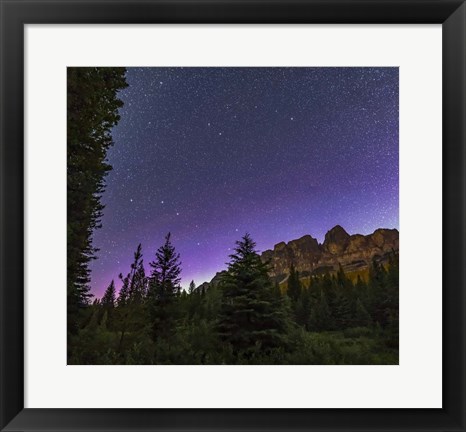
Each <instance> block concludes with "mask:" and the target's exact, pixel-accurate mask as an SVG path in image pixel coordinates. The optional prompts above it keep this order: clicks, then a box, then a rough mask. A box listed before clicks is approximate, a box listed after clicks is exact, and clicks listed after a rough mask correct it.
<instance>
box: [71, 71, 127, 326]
mask: <svg viewBox="0 0 466 432" xmlns="http://www.w3.org/2000/svg"><path fill="white" fill-rule="evenodd" d="M125 73H126V71H125V69H124V68H99V67H91V68H82V67H70V68H68V70H67V78H68V79H67V146H68V152H67V218H68V219H67V305H68V332H69V333H76V332H77V330H78V318H79V317H78V315H79V310H80V308H83V307H85V306H87V305H88V304H89V299H90V297H91V294H90V288H89V274H90V273H89V267H88V264H89V261H90V260H92V259H93V258H95V252H96V249H95V248H94V247H93V246H92V233H93V231H94V230H95V229H96V228H98V227H99V226H100V218H101V215H102V210H103V205H102V204H101V201H100V197H101V194H102V192H103V190H104V187H105V184H104V178H105V175H106V174H107V173H108V171H109V170H110V169H111V166H110V165H109V164H108V163H106V162H105V158H106V155H107V150H108V149H109V147H110V146H111V145H112V136H111V129H112V127H113V126H114V125H115V124H117V122H118V120H119V118H120V117H119V115H118V108H120V107H121V106H122V105H123V103H122V102H121V100H119V99H118V97H117V93H118V91H119V90H120V89H123V88H125V87H126V86H127V83H126V79H125Z"/></svg>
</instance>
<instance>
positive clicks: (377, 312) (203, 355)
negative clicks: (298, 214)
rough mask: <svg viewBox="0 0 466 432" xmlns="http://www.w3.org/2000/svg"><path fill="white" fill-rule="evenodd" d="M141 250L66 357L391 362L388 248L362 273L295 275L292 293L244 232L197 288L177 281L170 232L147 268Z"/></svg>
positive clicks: (394, 339)
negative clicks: (275, 279) (224, 266)
mask: <svg viewBox="0 0 466 432" xmlns="http://www.w3.org/2000/svg"><path fill="white" fill-rule="evenodd" d="M142 258H143V257H142V248H141V245H139V246H138V247H137V249H136V252H135V254H134V260H133V263H132V264H131V267H130V271H129V273H128V274H127V276H125V277H123V276H121V284H122V287H121V289H120V292H119V295H118V297H117V299H116V300H115V293H114V290H115V287H114V283H113V281H112V282H111V283H110V285H109V287H108V288H107V290H106V291H105V294H104V296H103V297H102V299H101V300H100V301H95V302H94V303H93V305H91V306H89V307H88V308H87V309H86V310H85V311H86V312H85V313H83V314H82V316H81V323H80V329H79V331H78V333H77V334H75V335H72V336H71V338H70V340H69V356H68V359H69V360H68V361H69V363H70V364H263V365H267V364H397V363H398V277H397V274H398V255H397V253H395V252H392V253H391V254H390V257H389V260H388V263H387V264H386V265H382V264H380V263H379V262H376V261H374V262H373V263H372V265H371V268H370V272H369V273H370V277H369V280H368V281H367V282H365V281H363V280H362V279H361V278H358V279H357V280H356V281H355V282H354V283H353V282H352V281H351V280H350V279H348V278H347V276H346V275H345V273H344V271H343V269H341V268H340V269H339V270H338V271H337V272H336V274H334V275H332V274H329V273H326V274H324V275H322V276H313V277H312V279H311V283H310V285H307V284H306V285H304V284H302V283H301V281H299V280H298V282H299V287H300V289H299V290H295V291H294V294H291V295H289V293H287V292H284V293H282V292H281V290H280V288H279V287H278V284H277V283H275V284H274V283H272V281H271V279H270V277H269V275H268V272H269V267H268V264H267V263H263V262H262V261H261V259H260V257H259V255H258V254H257V253H256V251H255V244H254V242H253V240H252V239H251V237H250V236H249V235H247V234H246V235H245V236H244V237H243V238H242V239H241V240H240V241H238V242H237V243H236V248H235V250H234V253H233V254H232V255H231V256H230V262H229V265H228V271H227V272H226V273H225V274H224V276H223V277H222V278H221V280H220V282H219V283H218V284H215V285H210V286H209V287H208V288H207V289H204V290H201V289H199V288H196V286H195V285H194V283H191V284H190V287H189V289H188V290H187V291H183V290H181V289H180V285H179V283H180V278H179V277H180V272H181V263H180V257H179V255H178V253H177V252H176V249H175V247H174V246H173V245H172V243H171V237H170V235H169V234H168V235H167V236H166V238H165V242H164V244H163V245H162V246H161V247H160V248H159V249H158V250H157V252H156V257H155V260H154V261H153V262H152V263H151V268H152V271H151V274H150V275H149V276H146V275H145V272H144V266H143V259H142ZM292 280H293V279H292ZM295 286H297V285H295ZM292 293H293V291H292Z"/></svg>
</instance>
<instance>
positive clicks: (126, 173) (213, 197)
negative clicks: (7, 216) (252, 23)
mask: <svg viewBox="0 0 466 432" xmlns="http://www.w3.org/2000/svg"><path fill="white" fill-rule="evenodd" d="M127 82H128V84H129V86H128V88H126V89H124V90H123V91H121V92H120V93H119V97H120V99H121V100H122V101H123V102H124V106H123V107H122V108H121V109H120V115H121V120H120V122H119V123H118V125H117V126H115V127H114V129H113V131H112V135H113V139H114V146H113V147H112V148H111V149H110V150H109V153H108V162H109V163H110V164H111V165H112V166H113V170H112V171H111V172H110V174H109V175H108V176H107V178H106V183H107V188H106V191H105V193H104V194H103V196H102V202H103V204H104V205H105V209H104V215H103V218H102V224H103V227H102V228H101V229H99V230H97V231H96V232H95V234H94V246H95V247H97V248H99V249H100V251H99V252H98V253H97V257H98V259H97V260H95V261H93V262H92V265H91V270H92V274H91V286H92V291H93V293H94V295H96V296H97V297H100V296H101V295H102V294H103V291H104V290H105V288H106V287H107V286H108V284H109V283H110V281H111V280H112V279H115V282H116V284H117V286H119V283H118V282H119V281H118V274H119V273H120V272H122V273H123V274H126V273H127V272H129V266H130V263H131V261H132V258H133V253H134V251H135V249H136V247H137V245H138V243H142V247H143V253H144V263H145V267H146V271H149V265H148V263H149V262H150V261H152V260H153V258H154V256H155V251H156V249H157V248H158V247H159V246H160V245H161V244H162V243H163V241H164V237H165V235H166V234H167V233H168V232H171V234H172V242H173V244H174V246H175V248H176V249H177V251H178V252H179V253H180V254H181V261H182V274H181V276H182V286H183V287H187V285H188V284H189V282H190V281H191V280H192V279H193V280H194V281H195V283H196V284H197V285H199V284H200V283H202V282H204V281H209V280H210V279H211V278H212V277H213V276H214V275H215V273H216V272H217V271H220V270H223V269H225V267H226V265H225V263H226V262H227V261H228V255H229V254H230V253H231V249H232V248H233V247H234V243H235V241H236V240H238V239H239V238H240V237H241V236H242V235H243V234H244V233H245V232H249V233H250V234H251V236H252V237H253V239H254V240H255V241H256V242H257V248H258V250H260V251H263V250H266V249H270V248H273V246H274V244H276V243H278V242H281V241H286V242H288V241H290V240H293V239H296V238H299V237H301V236H303V235H305V234H311V235H312V236H313V237H315V238H317V239H318V241H319V242H322V241H323V238H324V235H325V233H326V232H327V231H328V230H329V229H331V228H332V227H333V226H335V225H336V224H340V225H342V226H343V227H344V228H345V229H346V230H347V231H348V232H349V233H350V234H355V233H361V234H368V233H371V232H373V231H374V230H375V229H377V228H380V227H383V228H399V209H398V195H399V194H398V186H399V175H398V166H399V161H398V157H399V151H398V150H399V143H398V129H399V113H398V100H399V94H398V82H399V75H398V68H375V67H374V68H372V67H363V68H355V67H351V68H344V67H340V68H318V67H314V68H282V67H267V68H251V67H244V68H236V67H235V68H233V67H232V68H225V67H221V68H220V67H219V68H160V67H158V68H128V71H127Z"/></svg>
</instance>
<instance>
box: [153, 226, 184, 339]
mask: <svg viewBox="0 0 466 432" xmlns="http://www.w3.org/2000/svg"><path fill="white" fill-rule="evenodd" d="M170 237H171V234H170V233H168V234H167V235H166V237H165V243H164V244H163V246H161V247H160V248H159V249H158V250H157V252H156V253H155V260H154V261H152V262H151V263H150V266H151V267H152V271H151V274H150V278H149V294H148V297H149V314H150V320H151V327H152V338H153V340H154V341H155V340H156V339H157V338H163V339H167V338H169V336H170V335H171V333H172V332H173V329H174V325H175V321H176V318H177V317H176V310H175V307H174V305H175V304H176V300H177V297H178V296H179V293H180V290H181V287H180V281H181V278H180V273H181V261H180V255H179V254H178V253H177V252H176V250H175V247H174V246H173V245H172V244H171V241H170Z"/></svg>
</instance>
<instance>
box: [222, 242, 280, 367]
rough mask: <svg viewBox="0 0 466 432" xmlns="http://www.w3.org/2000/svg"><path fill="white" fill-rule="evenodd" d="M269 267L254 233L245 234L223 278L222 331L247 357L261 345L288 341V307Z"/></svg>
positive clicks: (237, 352)
mask: <svg viewBox="0 0 466 432" xmlns="http://www.w3.org/2000/svg"><path fill="white" fill-rule="evenodd" d="M268 270H269V267H268V265H267V264H266V263H263V262H262V261H261V259H260V256H259V255H258V254H257V252H256V251H255V243H254V241H253V240H252V238H251V236H250V235H249V234H246V235H244V237H243V238H242V239H241V240H240V241H237V242H236V248H235V253H234V254H232V255H230V262H229V263H228V271H227V272H226V273H225V274H224V275H223V277H222V280H221V282H220V284H221V288H222V292H223V297H222V306H221V313H220V320H219V326H218V329H219V335H220V337H221V338H222V340H223V341H225V342H227V343H229V344H231V346H232V348H233V350H234V352H235V353H236V354H241V355H242V356H243V357H244V358H246V359H247V358H250V356H251V354H252V353H253V352H257V349H258V348H259V349H260V350H261V351H262V352H266V351H267V350H269V349H272V348H277V347H285V345H286V331H287V329H288V317H287V314H286V312H287V311H286V309H285V307H284V303H283V301H282V299H281V296H280V298H278V297H277V296H276V291H275V290H274V289H273V283H272V281H271V279H270V277H269V276H268ZM274 291H275V295H274Z"/></svg>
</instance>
